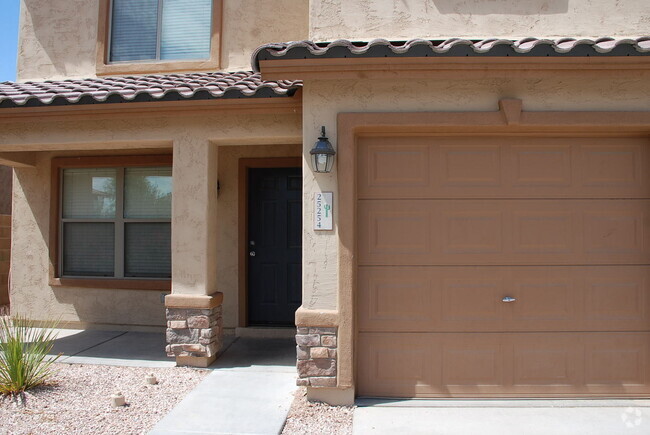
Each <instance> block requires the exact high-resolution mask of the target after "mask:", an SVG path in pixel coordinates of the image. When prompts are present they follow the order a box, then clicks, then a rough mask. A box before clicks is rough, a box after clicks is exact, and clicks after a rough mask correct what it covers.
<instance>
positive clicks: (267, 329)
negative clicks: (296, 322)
mask: <svg viewBox="0 0 650 435" xmlns="http://www.w3.org/2000/svg"><path fill="white" fill-rule="evenodd" d="M235 336H237V337H248V338H294V337H295V336H296V328H295V327H293V326H248V327H245V328H241V327H238V328H235Z"/></svg>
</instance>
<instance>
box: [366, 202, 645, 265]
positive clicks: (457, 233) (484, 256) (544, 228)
mask: <svg viewBox="0 0 650 435" xmlns="http://www.w3.org/2000/svg"><path fill="white" fill-rule="evenodd" d="M358 216H359V220H360V221H361V222H365V225H360V226H359V230H358V252H359V264H361V265H467V264H474V265H483V264H485V265H489V264H494V265H501V264H512V265H517V264H519V265H527V264H548V265H554V264H629V263H631V264H646V263H647V262H648V259H649V258H650V239H649V238H650V200H616V201H614V200H575V201H565V200H517V201H512V200H463V201H452V200H391V201H375V200H372V201H370V200H368V201H359V205H358Z"/></svg>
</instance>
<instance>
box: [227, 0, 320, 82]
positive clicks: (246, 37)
mask: <svg viewBox="0 0 650 435" xmlns="http://www.w3.org/2000/svg"><path fill="white" fill-rule="evenodd" d="M222 29H223V32H222V43H221V47H222V55H221V69H223V70H224V71H239V70H250V69H251V55H252V54H253V51H254V50H255V49H256V48H257V47H259V46H260V45H262V44H267V43H269V42H279V41H280V42H282V41H301V40H303V39H307V37H308V35H309V2H308V1H307V0H273V1H268V0H224V4H223V26H222Z"/></svg>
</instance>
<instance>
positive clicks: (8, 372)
mask: <svg viewBox="0 0 650 435" xmlns="http://www.w3.org/2000/svg"><path fill="white" fill-rule="evenodd" d="M57 324H58V322H50V324H48V325H47V327H44V328H43V327H41V328H37V327H36V325H35V324H34V322H32V321H30V320H28V319H26V318H24V317H21V316H16V317H13V318H11V317H0V394H4V395H8V394H11V395H15V394H19V393H22V392H24V391H25V390H28V389H30V388H33V387H36V386H37V385H41V384H43V383H45V382H46V381H47V379H48V378H49V377H50V376H51V375H52V369H53V367H52V363H54V362H55V361H56V360H57V359H58V358H59V355H57V356H54V357H49V358H48V354H49V353H50V352H51V351H52V346H53V345H54V340H56V333H55V332H54V331H53V328H56V326H57Z"/></svg>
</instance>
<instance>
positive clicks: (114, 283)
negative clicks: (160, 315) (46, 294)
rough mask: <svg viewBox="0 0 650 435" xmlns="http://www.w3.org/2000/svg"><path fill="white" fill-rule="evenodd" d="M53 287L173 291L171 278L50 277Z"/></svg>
mask: <svg viewBox="0 0 650 435" xmlns="http://www.w3.org/2000/svg"><path fill="white" fill-rule="evenodd" d="M50 286H52V287H84V288H101V289H111V290H155V291H171V288H172V282H171V280H169V279H94V278H50Z"/></svg>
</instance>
